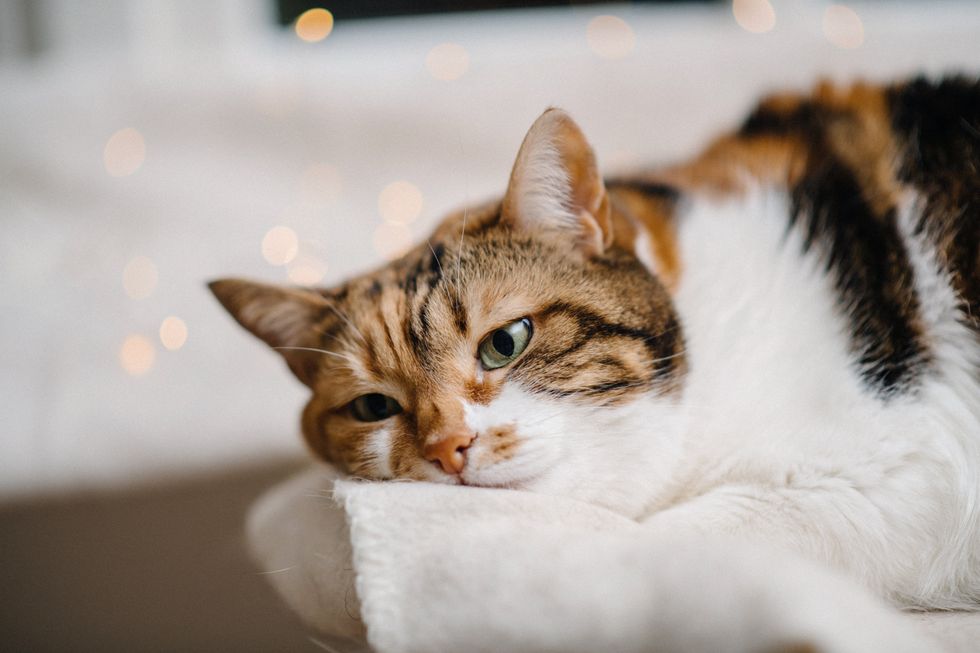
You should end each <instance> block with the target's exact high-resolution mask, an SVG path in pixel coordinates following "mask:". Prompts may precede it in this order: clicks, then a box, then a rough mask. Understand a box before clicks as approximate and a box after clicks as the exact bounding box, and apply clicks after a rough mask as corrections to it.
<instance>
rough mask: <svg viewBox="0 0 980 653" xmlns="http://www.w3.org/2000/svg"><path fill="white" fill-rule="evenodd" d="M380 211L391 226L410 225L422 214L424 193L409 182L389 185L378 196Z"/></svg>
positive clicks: (397, 182)
mask: <svg viewBox="0 0 980 653" xmlns="http://www.w3.org/2000/svg"><path fill="white" fill-rule="evenodd" d="M378 211H379V212H380V213H381V218H382V219H383V220H384V221H385V222H387V223H389V224H396V225H405V224H409V223H411V222H412V221H414V220H415V219H416V218H418V217H419V215H420V214H421V213H422V191H420V190H419V189H418V187H417V186H415V185H414V184H410V183H408V182H407V181H396V182H394V183H391V184H388V185H387V186H385V187H384V190H382V191H381V194H380V195H378Z"/></svg>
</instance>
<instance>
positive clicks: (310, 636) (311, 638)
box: [307, 635, 340, 653]
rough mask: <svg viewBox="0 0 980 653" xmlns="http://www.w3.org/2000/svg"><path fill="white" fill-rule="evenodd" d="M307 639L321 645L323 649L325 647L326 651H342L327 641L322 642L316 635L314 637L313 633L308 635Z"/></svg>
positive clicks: (336, 652)
mask: <svg viewBox="0 0 980 653" xmlns="http://www.w3.org/2000/svg"><path fill="white" fill-rule="evenodd" d="M307 639H309V640H310V643H312V644H313V645H314V646H319V647H320V648H322V649H323V650H324V651H329V653H340V651H338V650H337V649H335V648H334V647H332V646H330V645H329V644H327V643H326V642H321V641H320V640H318V639H317V638H316V637H314V636H313V635H308V636H307Z"/></svg>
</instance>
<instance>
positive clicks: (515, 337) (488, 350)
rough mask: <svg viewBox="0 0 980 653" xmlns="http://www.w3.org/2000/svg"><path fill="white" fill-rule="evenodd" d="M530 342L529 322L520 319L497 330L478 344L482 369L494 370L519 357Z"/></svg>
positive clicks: (525, 319)
mask: <svg viewBox="0 0 980 653" xmlns="http://www.w3.org/2000/svg"><path fill="white" fill-rule="evenodd" d="M530 341H531V320H529V319H527V318H522V319H520V320H517V321H516V322H511V323H510V324H508V325H507V326H505V327H503V328H502V329H497V330H496V331H494V332H493V333H491V334H490V335H488V336H487V337H486V338H484V339H483V342H481V343H480V349H479V353H480V362H482V363H483V368H484V369H487V370H495V369H497V368H498V367H503V366H504V365H506V364H507V363H509V362H511V361H512V360H514V359H515V358H517V357H518V356H520V355H521V352H522V351H524V350H525V349H526V348H527V343H529V342H530Z"/></svg>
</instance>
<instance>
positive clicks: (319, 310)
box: [208, 279, 330, 385]
mask: <svg viewBox="0 0 980 653" xmlns="http://www.w3.org/2000/svg"><path fill="white" fill-rule="evenodd" d="M208 288H210V289H211V292H212V293H214V296H215V297H216V298H217V299H218V301H219V302H221V305H222V306H224V307H225V309H226V310H227V311H228V312H229V313H230V314H231V316H232V317H233V318H235V321H237V322H238V323H239V324H240V325H242V326H243V327H244V328H245V329H246V330H247V331H248V332H249V333H251V334H253V335H254V336H256V337H257V338H259V339H260V340H262V341H263V342H265V343H266V344H267V345H269V346H270V347H272V348H273V349H275V350H276V351H278V352H279V354H281V355H282V357H283V358H284V359H286V363H287V364H288V365H289V368H290V369H291V370H292V371H293V373H294V374H295V375H296V377H297V378H299V380H300V381H302V382H303V383H305V384H306V385H312V383H313V380H314V378H313V377H314V376H315V371H316V367H317V365H316V362H317V356H318V354H317V353H316V352H311V351H307V350H306V349H303V348H316V347H317V346H318V345H319V344H320V343H319V338H318V333H319V331H318V327H319V326H321V323H322V322H323V320H324V318H325V317H326V315H327V314H328V313H329V312H330V303H329V300H327V299H326V298H325V297H323V296H322V295H320V294H318V293H315V292H313V291H309V290H303V289H301V288H287V287H283V286H276V285H272V284H265V283H259V282H256V281H248V280H245V279H218V280H216V281H212V282H211V283H209V284H208Z"/></svg>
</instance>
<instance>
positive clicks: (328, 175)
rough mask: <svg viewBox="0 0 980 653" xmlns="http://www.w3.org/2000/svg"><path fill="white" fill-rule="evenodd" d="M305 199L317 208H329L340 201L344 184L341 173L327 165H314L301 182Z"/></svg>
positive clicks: (304, 174) (305, 173) (308, 169)
mask: <svg viewBox="0 0 980 653" xmlns="http://www.w3.org/2000/svg"><path fill="white" fill-rule="evenodd" d="M300 187H301V192H302V194H303V199H305V200H306V201H308V202H310V203H311V204H314V205H316V206H320V207H323V206H328V205H330V204H333V203H334V202H336V201H337V200H338V199H340V193H341V191H342V190H343V182H342V180H341V177H340V171H338V170H337V168H335V167H334V166H332V165H328V164H326V163H314V164H313V165H311V166H310V167H309V168H307V169H306V171H305V172H304V173H303V178H302V180H301V181H300Z"/></svg>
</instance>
